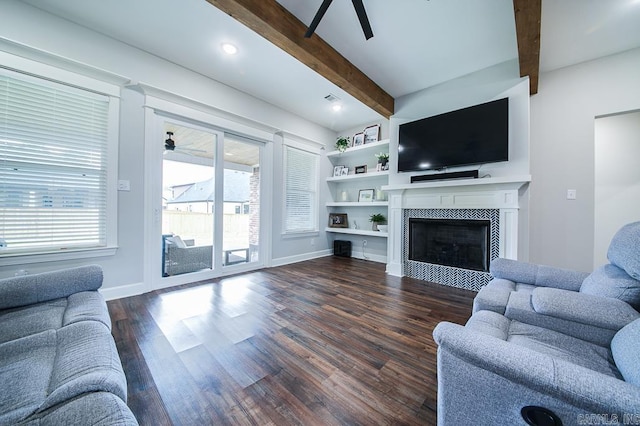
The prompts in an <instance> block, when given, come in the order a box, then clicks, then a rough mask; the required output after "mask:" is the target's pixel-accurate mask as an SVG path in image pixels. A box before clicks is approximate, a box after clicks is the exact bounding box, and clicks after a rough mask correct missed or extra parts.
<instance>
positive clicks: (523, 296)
mask: <svg viewBox="0 0 640 426" xmlns="http://www.w3.org/2000/svg"><path fill="white" fill-rule="evenodd" d="M639 247H640V222H636V223H632V224H628V225H626V226H625V227H623V228H622V229H620V231H618V233H616V235H615V236H614V237H613V239H612V241H611V244H610V246H609V251H608V258H609V261H610V264H608V265H605V266H603V267H601V268H598V269H596V270H595V271H594V272H593V273H591V274H585V273H580V272H575V271H569V270H563V269H558V268H552V267H548V266H542V265H534V264H527V263H522V262H517V261H510V260H506V259H497V260H495V261H494V262H492V264H491V272H492V275H493V276H494V279H493V280H492V281H491V282H490V283H489V284H488V285H487V286H486V287H484V288H483V289H482V290H481V291H480V292H479V293H478V295H477V296H476V298H475V300H474V309H473V315H472V316H471V318H470V319H469V321H468V322H467V324H466V325H465V326H461V325H457V324H452V323H446V322H444V323H441V324H439V325H438V326H437V327H436V328H435V330H434V333H433V335H434V339H435V341H436V343H437V344H438V424H439V425H441V426H442V425H459V424H474V425H497V424H505V425H507V424H508V425H518V424H522V425H524V424H531V425H538V424H539V425H547V424H548V425H559V424H563V425H577V424H640V313H639V312H638V311H637V308H638V307H640V250H639V249H638V248H639ZM525 418H527V419H528V420H526V421H525V420H524V419H525ZM594 422H596V423H594ZM625 422H626V423H625Z"/></svg>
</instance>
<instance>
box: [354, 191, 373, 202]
mask: <svg viewBox="0 0 640 426" xmlns="http://www.w3.org/2000/svg"><path fill="white" fill-rule="evenodd" d="M373 193H374V190H373V189H361V190H360V191H358V202H359V203H368V202H371V201H373Z"/></svg>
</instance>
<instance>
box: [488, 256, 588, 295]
mask: <svg viewBox="0 0 640 426" xmlns="http://www.w3.org/2000/svg"><path fill="white" fill-rule="evenodd" d="M489 270H490V272H491V275H492V276H493V277H494V278H504V279H507V280H511V281H513V282H516V283H522V284H529V285H534V286H543V287H556V288H562V289H565V290H572V291H578V290H579V289H580V285H581V284H582V281H583V280H584V279H585V278H586V277H587V275H588V274H586V273H584V272H577V271H572V270H569V269H562V268H555V267H552V266H546V265H537V264H534V263H526V262H520V261H517V260H511V259H504V258H498V259H494V260H492V261H491V265H490V267H489Z"/></svg>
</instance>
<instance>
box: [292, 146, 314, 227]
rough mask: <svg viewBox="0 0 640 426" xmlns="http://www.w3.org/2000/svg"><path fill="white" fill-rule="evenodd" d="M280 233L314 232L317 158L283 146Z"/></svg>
mask: <svg viewBox="0 0 640 426" xmlns="http://www.w3.org/2000/svg"><path fill="white" fill-rule="evenodd" d="M284 168H285V179H284V181H285V182H284V184H285V190H284V194H285V196H284V198H285V214H284V221H285V223H284V232H285V233H298V232H317V231H318V155H317V154H314V153H311V152H308V151H304V150H302V149H298V148H293V147H291V146H287V145H285V147H284Z"/></svg>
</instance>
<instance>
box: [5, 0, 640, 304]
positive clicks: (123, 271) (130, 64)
mask: <svg viewBox="0 0 640 426" xmlns="http://www.w3.org/2000/svg"><path fill="white" fill-rule="evenodd" d="M35 3H37V2H22V1H16V0H7V1H5V2H3V4H2V6H0V8H1V9H2V15H3V16H5V17H6V18H5V22H4V23H3V26H2V29H0V38H1V40H0V41H1V42H2V44H1V49H0V50H2V53H3V55H4V56H3V57H2V58H3V60H2V63H3V65H4V66H5V67H8V68H11V69H14V70H15V69H19V68H17V65H13V64H10V65H7V64H8V62H6V61H8V60H9V59H10V57H13V58H14V59H15V58H16V57H17V58H20V59H21V60H27V61H32V62H36V63H39V64H44V65H45V66H46V67H47V69H49V67H52V68H58V69H62V70H64V71H65V72H74V73H76V74H80V75H82V76H83V77H88V78H92V79H97V80H103V81H106V82H107V83H108V84H110V85H113V86H116V87H118V90H119V93H118V94H117V96H115V97H114V98H117V99H119V114H118V116H119V126H118V129H117V136H116V140H117V141H118V143H117V152H118V155H117V159H116V161H115V167H116V170H117V172H116V173H112V174H113V176H112V179H114V180H113V181H112V182H114V183H116V182H117V181H122V183H123V184H126V185H125V187H128V188H129V189H128V190H127V189H121V190H119V191H117V192H115V193H114V194H112V196H115V199H117V203H114V204H113V205H114V206H117V210H116V211H115V212H112V213H113V217H114V219H113V220H114V221H113V222H112V223H117V227H116V228H115V229H113V228H112V229H111V231H112V233H113V235H109V246H110V247H109V248H111V249H112V251H111V252H110V253H109V254H104V253H103V254H101V255H97V256H95V255H92V256H91V257H88V256H79V257H78V256H74V255H73V254H69V253H63V254H62V255H61V256H57V255H56V256H53V257H51V256H52V255H50V254H49V255H48V256H49V257H44V258H43V257H42V256H40V257H38V256H27V257H28V258H29V259H27V260H26V261H20V260H18V261H16V257H15V256H10V257H11V259H9V257H7V256H3V257H2V258H0V265H1V270H0V278H5V277H13V276H15V275H24V274H37V273H40V272H47V271H51V270H54V269H60V268H67V267H75V266H83V265H87V264H98V265H100V266H101V267H102V269H103V273H104V282H103V286H102V289H101V292H102V294H103V295H104V296H105V298H107V299H108V300H112V301H113V300H118V299H121V298H126V297H129V296H135V295H140V294H145V293H148V292H152V291H155V290H161V289H164V288H169V287H174V286H180V285H186V284H189V283H192V282H195V281H201V280H207V279H218V278H220V277H223V276H226V275H232V274H238V273H243V272H249V271H253V270H257V269H260V268H271V267H279V266H283V265H290V264H295V263H297V262H303V261H307V260H312V259H321V258H323V257H327V256H330V255H331V254H332V250H333V240H335V239H336V237H335V236H334V235H333V234H332V233H330V232H326V231H325V227H326V223H327V219H328V217H327V216H328V213H327V209H326V208H325V202H326V201H327V200H330V199H331V198H332V197H334V196H335V194H333V193H331V191H332V190H333V189H332V187H331V186H329V185H325V184H324V182H325V181H326V178H328V177H330V176H331V175H332V172H333V165H332V164H331V162H330V161H329V159H328V158H327V157H326V153H327V152H330V151H333V150H334V149H335V147H334V143H335V141H336V139H337V138H338V137H339V136H343V135H344V136H350V137H353V135H354V134H356V133H358V132H361V131H363V129H364V128H366V127H368V126H370V125H377V124H379V125H380V126H381V132H380V133H381V134H380V139H388V140H389V150H390V162H391V167H390V173H389V185H396V186H401V185H406V184H408V182H409V176H408V175H406V174H400V173H397V172H396V171H395V169H394V166H395V164H396V163H395V161H396V154H397V146H398V141H397V138H396V132H397V128H398V126H399V125H400V124H402V123H405V122H408V121H411V120H416V119H420V118H423V117H427V116H431V115H436V114H439V113H443V112H448V111H453V110H456V109H459V108H464V107H467V106H471V105H478V104H482V103H484V102H488V101H490V100H494V99H499V98H504V97H508V98H509V99H510V100H511V102H512V105H513V108H514V109H513V110H512V111H515V112H516V117H518V122H517V129H516V130H513V131H514V135H517V138H516V139H517V140H515V142H514V141H512V142H513V143H514V144H515V145H514V148H515V149H512V152H514V153H520V154H521V158H520V160H521V161H520V162H519V163H518V164H515V162H513V163H511V165H510V166H509V167H506V169H504V168H503V169H504V170H507V171H508V174H510V175H517V176H522V175H525V176H526V175H529V176H530V182H527V184H526V185H523V186H522V188H520V189H519V192H518V198H519V202H520V204H519V208H518V210H519V213H518V227H517V229H518V230H517V244H516V245H517V247H516V249H515V251H514V252H515V253H517V255H516V256H515V257H516V258H517V259H519V260H524V261H530V262H535V263H540V264H545V265H552V266H557V267H562V268H568V269H573V270H577V271H584V272H589V271H592V270H594V268H595V267H597V266H599V265H600V264H602V263H604V261H605V260H606V258H605V253H606V247H607V245H608V241H609V240H610V239H611V237H612V235H613V233H614V232H615V230H616V229H617V228H619V227H620V226H621V225H622V224H624V223H628V222H632V221H635V220H638V216H637V211H640V210H639V209H638V207H640V206H638V205H637V203H638V199H640V198H638V197H636V196H633V195H628V196H627V197H626V198H625V200H624V201H623V202H621V204H619V205H621V206H624V208H622V209H621V208H617V212H618V213H619V216H617V217H615V220H614V219H612V217H613V216H612V215H611V214H610V213H609V214H608V215H607V214H601V213H600V210H599V208H600V204H598V203H600V202H601V201H600V198H598V197H599V194H600V193H598V191H599V190H600V189H602V188H605V186H606V185H605V183H602V184H601V183H599V181H598V172H599V170H600V169H599V168H598V167H599V166H598V163H597V160H598V158H597V157H596V153H597V152H599V151H598V150H599V149H602V147H601V145H598V144H599V143H600V144H602V143H603V142H598V141H597V137H596V136H597V135H598V134H599V133H598V132H599V130H598V129H599V127H598V123H599V122H600V120H606V119H607V118H609V117H612V116H614V117H615V116H622V115H625V114H626V113H633V112H634V111H635V112H637V110H640V103H639V102H640V101H639V99H640V77H639V75H638V72H637V70H638V69H640V47H639V46H640V43H638V37H637V31H636V32H635V33H633V32H632V33H629V32H623V31H622V30H619V33H617V34H616V35H617V36H618V38H626V39H627V40H632V41H631V42H629V43H631V44H625V45H624V47H623V48H622V49H621V50H619V51H616V52H611V53H600V54H598V55H597V56H595V57H592V58H588V59H583V60H580V61H579V62H578V63H574V64H568V65H564V66H562V67H559V68H556V69H547V70H542V71H541V73H540V76H539V83H538V93H537V94H535V95H532V96H530V95H529V90H530V89H529V87H530V86H529V80H528V79H527V78H522V77H520V75H519V73H518V61H517V58H507V60H504V61H501V62H499V63H494V64H489V65H487V66H483V67H482V68H481V69H478V70H476V71H474V72H472V73H468V74H463V75H458V76H457V77H455V78H452V79H450V80H447V81H443V82H440V83H438V84H436V85H434V86H432V87H423V88H421V89H420V90H417V91H414V92H412V93H408V94H403V95H402V96H398V97H396V98H395V109H394V111H393V116H392V117H390V118H388V117H382V116H381V115H380V114H378V113H376V112H374V111H372V110H371V109H370V108H368V107H364V106H362V105H360V106H358V108H360V110H359V112H360V113H361V115H360V116H358V117H359V118H358V119H357V120H358V121H353V120H352V121H349V122H347V121H343V122H341V123H346V124H342V125H337V126H340V127H336V125H333V124H327V123H329V120H330V118H323V120H325V121H324V122H323V123H318V122H314V121H312V120H310V119H308V118H303V116H302V115H301V114H298V113H297V111H292V110H285V109H284V108H282V107H279V106H275V105H274V104H273V103H272V102H270V101H267V100H263V99H260V98H258V97H255V96H252V95H251V94H248V93H245V92H244V91H241V90H238V89H235V88H233V87H231V86H229V85H228V84H224V83H221V82H218V81H215V80H213V79H211V78H208V77H206V76H205V75H203V74H202V73H199V72H195V71H192V70H190V69H188V67H186V66H182V65H180V64H179V63H176V62H175V61H169V60H166V59H163V58H161V57H159V56H158V55H154V54H151V53H148V51H145V49H144V48H143V47H142V46H139V47H135V46H133V45H131V44H127V43H125V42H122V41H119V40H117V37H116V36H115V35H112V36H108V35H105V34H104V29H102V30H98V29H96V30H94V29H91V25H90V24H89V23H88V22H84V23H83V24H78V23H74V20H75V19H79V18H78V17H74V16H59V15H56V14H55V13H49V12H47V11H45V10H42V9H41V8H40V6H38V5H36V4H35ZM193 3H194V5H193V6H194V7H196V9H195V10H196V11H200V10H206V11H208V10H209V9H211V10H214V11H215V14H216V15H215V16H216V17H217V18H218V19H223V18H225V19H228V22H227V20H225V21H224V25H231V24H234V25H238V26H240V24H238V23H237V22H235V21H234V20H233V19H232V18H230V17H228V16H226V15H224V14H223V13H221V12H220V11H217V10H216V9H215V8H214V7H213V6H211V5H209V4H207V3H206V2H204V1H202V3H203V4H202V5H196V4H195V2H193ZM509 3H510V2H509ZM347 6H350V5H347ZM509 6H510V7H511V5H509ZM618 6H619V7H622V6H624V7H628V8H629V9H625V10H626V12H625V13H627V14H629V15H631V16H636V17H637V16H638V15H637V13H638V12H637V5H636V4H635V3H633V2H623V1H620V2H617V3H616V5H615V6H614V5H611V10H610V12H611V14H612V15H611V16H615V13H623V12H620V11H619V10H615V11H614V10H613V8H614V7H618ZM132 7H134V10H131V11H127V10H122V11H119V13H121V14H123V15H125V14H131V15H135V14H136V13H140V12H139V11H138V10H137V8H138V7H141V6H132ZM332 7H336V6H332ZM544 7H545V4H544V3H543V28H544V16H545V15H544ZM549 7H551V6H549ZM576 7H578V6H576ZM580 7H582V6H580ZM632 7H635V8H636V9H632ZM45 9H46V8H45ZM185 10H186V9H185ZM511 11H512V9H511ZM183 13H187V12H185V11H183ZM195 13H198V12H195ZM206 13H209V12H206ZM219 15H222V17H219ZM354 19H355V18H354ZM556 19H559V18H556ZM565 19H570V18H569V17H568V16H565ZM611 19H613V18H611ZM175 22H182V21H180V19H179V16H176V17H175V21H172V20H171V19H167V22H163V23H162V25H164V26H166V28H167V31H172V32H175V31H179V28H180V26H181V25H178V28H175V27H174V26H173V23H175ZM354 22H355V21H354ZM183 25H184V24H183ZM220 25H222V24H220ZM602 25H604V24H602ZM242 28H243V29H242V30H239V31H249V30H248V29H246V28H244V27H242ZM356 30H357V31H356ZM353 32H354V34H353V35H354V37H356V36H357V37H362V35H361V33H360V32H359V27H358V26H356V28H355V29H354V31H353ZM621 34H624V36H621ZM629 34H634V35H635V36H636V37H635V39H634V37H632V36H631V35H629ZM544 37H545V34H544V32H543V34H542V52H541V53H542V54H544V47H545V43H546V46H551V45H553V44H554V43H555V42H556V41H552V40H549V39H547V40H545V38H544ZM584 37H586V35H584ZM634 42H635V43H636V44H633V43H634ZM265 43H266V42H265ZM515 43H516V41H515V37H514V39H513V40H511V44H512V45H514V46H515ZM557 43H558V44H561V40H557ZM564 43H565V44H570V42H566V41H564ZM265 50H266V51H267V52H269V54H271V53H272V52H273V55H274V60H273V63H272V64H266V63H265V68H264V72H265V73H276V72H277V69H278V66H282V65H281V64H284V63H286V64H287V65H288V64H289V62H295V61H294V60H293V59H292V58H291V57H288V56H287V55H285V54H284V53H282V52H280V53H278V52H275V51H277V50H279V49H277V48H275V47H273V46H271V47H268V48H267V47H265ZM279 64H280V65H279ZM296 66H299V64H298V65H296ZM239 68H242V67H241V66H238V68H237V69H239ZM70 70H72V71H70ZM23 71H28V72H30V73H31V74H36V75H37V73H36V72H35V71H31V70H23ZM242 72H244V73H245V74H246V75H247V76H249V77H247V79H249V78H251V77H252V75H254V74H252V72H255V71H254V70H251V69H246V70H243V71H242ZM236 74H238V75H239V76H242V75H243V74H242V73H241V72H239V71H238V72H236ZM237 78H238V79H242V78H243V77H237ZM318 80H322V81H320V82H319V85H320V87H319V88H317V89H315V88H314V89H310V88H307V89H306V90H304V91H301V93H305V96H307V95H306V93H309V95H308V96H312V94H313V95H314V96H315V93H316V92H321V93H322V96H324V95H326V94H327V93H332V92H334V93H337V94H339V95H341V97H344V98H345V99H350V95H349V94H348V93H346V92H344V91H343V90H342V89H340V88H335V89H334V88H332V89H331V90H329V89H327V84H328V83H327V82H326V81H324V79H322V78H318ZM332 87H336V86H332ZM321 100H322V102H325V103H326V101H324V99H321ZM362 111H364V112H362ZM168 119H172V120H176V119H179V120H177V121H178V122H179V123H181V124H186V125H194V124H195V125H197V126H201V125H202V124H203V123H205V124H207V125H208V126H209V128H208V130H210V129H211V128H213V129H215V130H216V131H219V130H220V129H224V130H226V131H231V132H232V133H234V134H240V135H243V136H244V137H249V138H252V139H253V140H254V141H258V142H260V143H261V145H260V146H261V149H262V153H263V154H262V155H263V157H262V158H264V159H266V161H263V162H262V163H261V170H262V172H263V173H264V175H263V179H264V182H263V185H264V186H263V187H262V188H263V189H262V197H261V211H262V213H263V216H261V220H262V222H261V223H263V226H262V227H261V234H260V237H261V238H260V241H262V244H261V246H260V250H261V251H260V256H259V260H258V261H256V262H247V263H239V264H234V265H224V264H223V261H222V260H221V259H222V258H223V257H222V255H223V252H222V251H221V252H220V253H215V259H214V267H212V268H211V269H208V270H201V271H198V272H193V273H188V274H179V275H175V276H163V274H162V273H161V271H162V268H161V263H162V262H163V261H162V258H161V256H160V254H161V251H162V250H161V249H160V247H161V246H162V234H163V232H162V228H161V223H160V222H161V221H160V220H158V218H157V216H156V215H158V214H161V212H158V211H157V209H160V208H161V207H160V206H161V205H162V204H161V197H162V192H161V190H162V188H161V184H160V183H159V182H161V171H160V165H159V162H158V161H157V160H158V159H159V158H162V156H163V153H162V151H163V148H162V144H163V143H164V141H165V139H166V135H165V134H164V132H163V131H162V130H161V129H162V125H163V124H162V123H164V122H165V121H167V120H168ZM335 120H336V121H339V120H341V119H335ZM161 122H162V123H161ZM205 127H206V126H205ZM161 142H162V143H161ZM604 143H605V144H606V142H604ZM287 147H292V148H300V147H303V148H304V149H307V150H309V151H310V152H313V153H316V154H317V155H318V156H319V167H318V176H317V178H318V179H319V182H320V184H319V186H318V188H319V189H318V199H319V206H318V207H319V208H318V211H317V216H316V217H315V218H314V219H315V223H314V225H315V228H316V229H315V230H312V231H311V232H306V233H302V234H295V233H287V230H286V229H285V228H286V224H285V223H284V222H283V217H284V216H285V210H286V207H285V200H284V194H283V192H284V191H282V190H280V189H279V188H284V186H285V175H284V173H283V171H284V170H285V162H284V158H285V151H286V150H287ZM394 150H396V151H394ZM630 152H631V151H630ZM635 152H637V151H635ZM622 157H623V158H631V159H632V158H634V157H633V155H632V154H627V155H624V154H623V155H622ZM352 166H353V165H352ZM510 167H511V170H509V168H510ZM621 167H624V166H621ZM489 169H490V170H491V174H492V176H496V177H499V176H500V168H499V167H498V168H496V169H495V170H494V169H491V168H489ZM513 170H515V172H513ZM505 173H507V172H506V171H505ZM605 181H606V180H605ZM605 181H603V182H605ZM625 189H626V190H632V189H633V188H632V185H629V187H628V188H625ZM568 190H573V191H574V194H576V196H575V199H568V197H567V191H568ZM601 195H602V194H601ZM221 214H222V212H221ZM387 215H388V216H390V215H389V214H388V213H387ZM603 218H604V219H603ZM390 224H391V222H390ZM360 226H361V227H365V226H367V227H368V226H369V224H368V223H361V224H360ZM601 230H602V231H601ZM390 232H391V231H390ZM600 233H602V234H603V235H600ZM340 239H342V238H340ZM347 239H350V240H352V242H353V248H354V249H353V255H354V257H359V258H364V256H367V257H370V258H373V259H375V260H378V261H379V262H380V263H379V264H376V265H374V267H375V268H377V269H375V270H376V271H377V272H380V270H379V268H380V267H381V266H382V273H383V274H384V272H385V270H386V272H389V273H391V275H392V276H393V275H394V269H393V268H394V264H393V263H392V262H390V260H389V259H391V258H392V257H393V256H399V255H400V253H399V249H398V248H397V246H394V247H396V248H395V250H396V251H393V252H392V251H390V247H392V246H391V245H390V244H388V243H390V242H391V241H387V240H386V239H380V238H377V237H358V236H356V237H348V238H347ZM363 240H367V246H366V252H365V251H363ZM602 240H604V241H606V243H604V244H603V243H602V242H601V241H602ZM214 245H215V244H214ZM23 258H24V257H23ZM603 258H604V260H603ZM400 263H401V261H400V262H399V263H397V264H400ZM216 266H217V267H216ZM396 266H397V265H396ZM395 274H396V275H399V274H401V271H400V272H398V270H397V268H396V269H395Z"/></svg>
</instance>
